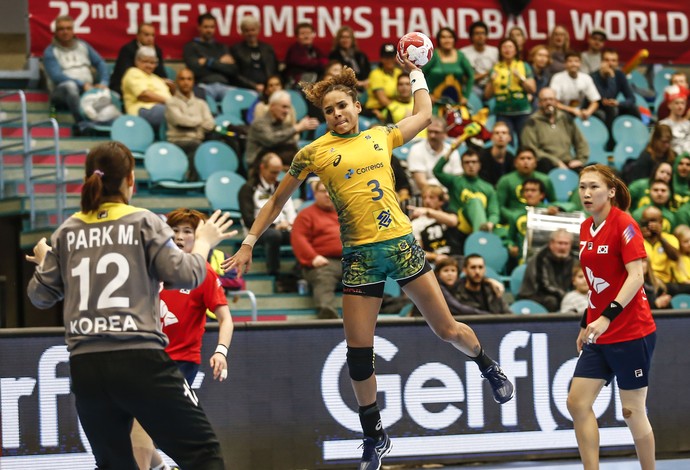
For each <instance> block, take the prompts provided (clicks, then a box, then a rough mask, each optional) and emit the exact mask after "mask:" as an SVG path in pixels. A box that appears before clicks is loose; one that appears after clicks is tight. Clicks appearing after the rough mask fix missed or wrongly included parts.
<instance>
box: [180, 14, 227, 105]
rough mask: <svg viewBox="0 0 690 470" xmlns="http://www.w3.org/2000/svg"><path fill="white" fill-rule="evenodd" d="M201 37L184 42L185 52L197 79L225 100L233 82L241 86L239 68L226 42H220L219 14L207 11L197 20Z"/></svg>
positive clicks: (213, 95)
mask: <svg viewBox="0 0 690 470" xmlns="http://www.w3.org/2000/svg"><path fill="white" fill-rule="evenodd" d="M197 30H198V31H199V36H198V37H196V38H194V39H193V40H191V41H190V42H188V43H187V44H185V45H184V48H183V49H182V55H183V58H184V63H185V64H187V67H189V68H190V69H191V70H192V72H194V79H195V80H196V82H197V83H198V84H199V85H200V86H201V87H202V88H204V89H205V90H206V92H207V93H208V94H209V95H210V96H211V97H212V98H213V99H214V100H216V101H222V100H223V97H224V96H225V92H226V91H227V90H228V86H229V85H237V84H238V82H237V77H238V75H239V71H238V68H237V64H236V63H235V59H234V58H233V56H232V55H231V54H230V51H229V49H228V47H227V46H226V45H225V44H221V43H219V42H217V41H216V40H215V38H214V36H215V34H216V17H215V16H213V15H212V14H211V13H203V14H201V15H199V18H198V19H197Z"/></svg>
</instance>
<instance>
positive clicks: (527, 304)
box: [510, 299, 549, 314]
mask: <svg viewBox="0 0 690 470" xmlns="http://www.w3.org/2000/svg"><path fill="white" fill-rule="evenodd" d="M510 311H511V312H513V313H521V314H530V313H549V312H548V310H546V307H544V306H543V305H542V304H540V303H539V302H535V301H534V300H529V299H522V300H517V301H515V302H513V303H512V304H510Z"/></svg>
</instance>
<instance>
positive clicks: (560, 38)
mask: <svg viewBox="0 0 690 470" xmlns="http://www.w3.org/2000/svg"><path fill="white" fill-rule="evenodd" d="M546 47H547V48H548V49H549V54H550V56H551V64H550V65H549V72H551V75H554V74H556V73H558V72H562V71H563V70H565V68H566V65H565V61H566V60H567V59H568V58H567V57H566V52H568V51H569V50H570V34H568V30H567V29H565V26H563V25H560V24H557V25H556V26H554V28H553V29H552V30H551V33H550V34H549V39H548V43H547V45H546Z"/></svg>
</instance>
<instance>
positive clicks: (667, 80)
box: [654, 67, 676, 96]
mask: <svg viewBox="0 0 690 470" xmlns="http://www.w3.org/2000/svg"><path fill="white" fill-rule="evenodd" d="M674 73H676V70H675V69H672V68H669V67H664V68H662V69H661V70H659V71H657V72H656V73H654V91H655V92H656V94H657V96H659V95H663V94H664V89H665V88H666V87H667V86H669V85H670V84H671V75H673V74H674Z"/></svg>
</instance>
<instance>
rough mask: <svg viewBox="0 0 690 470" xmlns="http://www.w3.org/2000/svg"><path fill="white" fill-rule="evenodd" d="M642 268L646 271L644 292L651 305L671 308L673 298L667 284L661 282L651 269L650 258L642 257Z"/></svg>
mask: <svg viewBox="0 0 690 470" xmlns="http://www.w3.org/2000/svg"><path fill="white" fill-rule="evenodd" d="M642 270H643V272H644V284H643V287H644V293H645V295H646V296H647V301H649V306H650V307H652V308H653V309H656V308H671V298H672V297H673V296H672V295H671V294H669V293H668V291H667V289H666V284H664V283H663V282H661V281H660V280H659V278H658V277H656V275H655V274H654V273H653V272H652V270H651V269H649V260H648V259H647V258H642Z"/></svg>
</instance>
